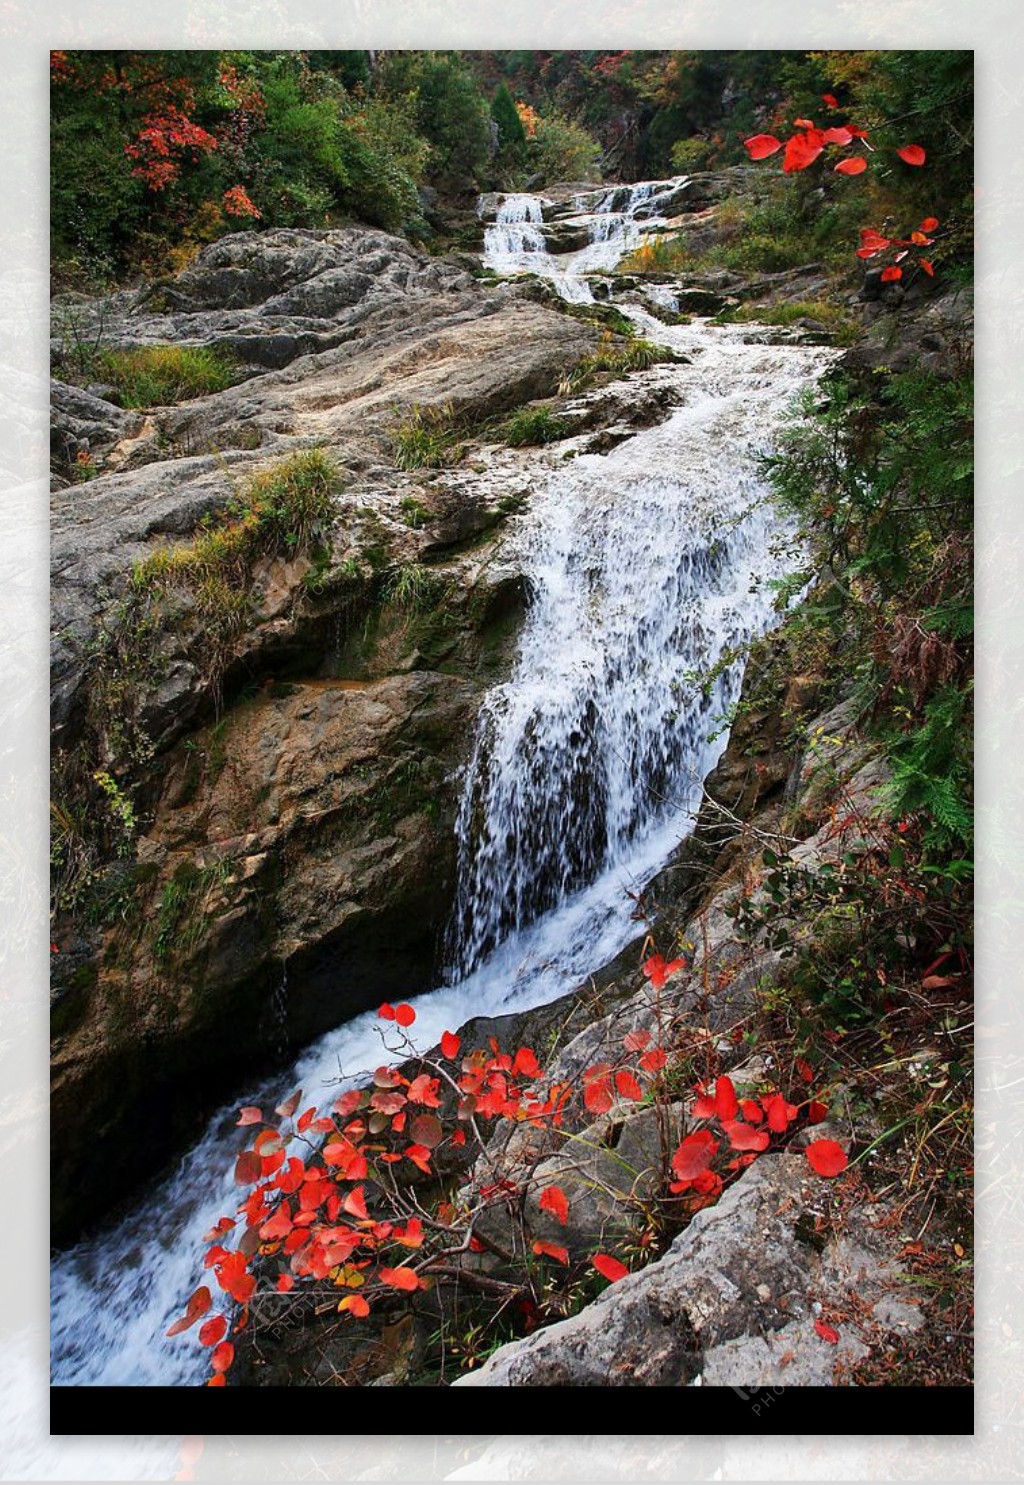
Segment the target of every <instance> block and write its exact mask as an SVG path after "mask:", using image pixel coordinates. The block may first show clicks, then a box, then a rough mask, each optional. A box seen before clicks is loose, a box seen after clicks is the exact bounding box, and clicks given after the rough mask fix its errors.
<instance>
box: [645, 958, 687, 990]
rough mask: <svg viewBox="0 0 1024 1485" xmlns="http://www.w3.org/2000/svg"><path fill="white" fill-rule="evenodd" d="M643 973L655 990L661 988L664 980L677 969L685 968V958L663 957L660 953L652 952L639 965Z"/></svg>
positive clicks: (663, 985)
mask: <svg viewBox="0 0 1024 1485" xmlns="http://www.w3.org/2000/svg"><path fill="white" fill-rule="evenodd" d="M641 968H642V969H643V972H644V974H645V975H646V976H647V978H648V979H649V980H650V982H651V984H652V985H653V986H654V988H655V990H662V989H664V987H665V982H666V980H668V979H669V978H670V977H671V976H672V975H674V974H675V973H676V971H677V970H680V969H685V968H686V960H685V959H665V958H664V957H663V955H661V954H652V955H651V957H650V959H645V960H644V962H643V965H642V966H641Z"/></svg>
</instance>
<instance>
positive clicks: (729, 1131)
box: [722, 1119, 771, 1151]
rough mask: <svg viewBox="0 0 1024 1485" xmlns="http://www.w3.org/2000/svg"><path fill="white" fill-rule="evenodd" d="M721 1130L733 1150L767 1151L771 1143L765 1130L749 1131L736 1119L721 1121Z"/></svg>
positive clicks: (745, 1125) (749, 1128)
mask: <svg viewBox="0 0 1024 1485" xmlns="http://www.w3.org/2000/svg"><path fill="white" fill-rule="evenodd" d="M722 1128H723V1130H724V1131H725V1133H726V1135H727V1136H728V1139H729V1143H730V1145H731V1146H732V1148H733V1149H734V1150H755V1151H756V1150H767V1148H768V1146H769V1144H770V1143H771V1135H770V1134H769V1133H768V1131H767V1129H751V1127H750V1125H749V1124H743V1123H741V1122H740V1121H739V1120H738V1119H723V1120H722Z"/></svg>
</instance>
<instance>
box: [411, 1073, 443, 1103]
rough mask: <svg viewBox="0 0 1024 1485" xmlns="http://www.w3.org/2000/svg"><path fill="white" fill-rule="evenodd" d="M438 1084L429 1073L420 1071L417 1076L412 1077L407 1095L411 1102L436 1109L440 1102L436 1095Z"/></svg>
mask: <svg viewBox="0 0 1024 1485" xmlns="http://www.w3.org/2000/svg"><path fill="white" fill-rule="evenodd" d="M439 1086H440V1085H439V1084H438V1081H437V1079H436V1078H432V1077H431V1076H430V1074H429V1073H420V1075H419V1077H418V1078H413V1080H412V1082H411V1083H410V1084H409V1095H408V1096H409V1098H411V1099H412V1101H413V1103H422V1104H426V1106H427V1107H428V1108H431V1109H436V1108H437V1107H438V1105H439V1104H440V1102H441V1100H440V1098H439V1097H438V1095H437V1090H438V1087H439Z"/></svg>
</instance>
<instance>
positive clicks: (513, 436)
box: [502, 407, 572, 448]
mask: <svg viewBox="0 0 1024 1485" xmlns="http://www.w3.org/2000/svg"><path fill="white" fill-rule="evenodd" d="M571 427H572V425H571V423H570V422H569V421H568V419H566V418H560V417H559V416H558V414H557V413H555V412H553V411H552V410H551V408H549V407H523V408H520V409H519V411H518V412H514V413H513V414H512V416H511V417H510V418H509V420H508V422H507V423H506V424H505V426H504V428H503V429H502V437H503V438H504V440H505V442H506V443H507V444H509V445H510V446H511V447H512V448H523V447H526V446H529V445H533V444H544V443H555V442H557V440H558V439H560V438H565V436H566V434H567V433H569V432H570V431H571Z"/></svg>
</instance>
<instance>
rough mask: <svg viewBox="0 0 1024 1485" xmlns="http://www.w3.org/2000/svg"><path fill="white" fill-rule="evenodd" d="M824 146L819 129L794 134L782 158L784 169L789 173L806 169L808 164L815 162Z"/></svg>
mask: <svg viewBox="0 0 1024 1485" xmlns="http://www.w3.org/2000/svg"><path fill="white" fill-rule="evenodd" d="M824 148H825V146H824V144H823V143H822V133H821V131H820V130H819V129H815V130H813V131H809V132H808V133H806V134H794V135H793V137H792V139H790V140H789V142H788V143H787V145H786V153H785V155H784V156H783V158H782V168H783V170H784V171H786V172H787V173H790V172H792V171H794V170H806V169H807V167H808V165H813V164H814V162H815V160H816V159H817V158H818V156H819V155H820V154H821V152H822V150H823V149H824Z"/></svg>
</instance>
